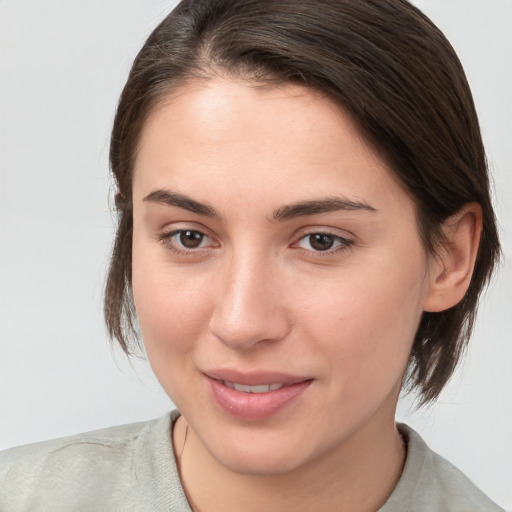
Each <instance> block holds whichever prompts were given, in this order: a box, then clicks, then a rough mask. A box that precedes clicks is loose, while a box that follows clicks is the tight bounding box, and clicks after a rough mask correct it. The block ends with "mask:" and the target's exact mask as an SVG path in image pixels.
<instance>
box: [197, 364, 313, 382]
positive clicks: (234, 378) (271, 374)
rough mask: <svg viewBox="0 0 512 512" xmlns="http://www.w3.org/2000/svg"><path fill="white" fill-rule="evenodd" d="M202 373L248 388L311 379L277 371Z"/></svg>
mask: <svg viewBox="0 0 512 512" xmlns="http://www.w3.org/2000/svg"><path fill="white" fill-rule="evenodd" d="M203 373H204V374H205V375H206V376H208V377H210V378H212V379H215V380H221V381H228V382H236V383H237V384H246V385H248V386H261V385H265V384H285V385H288V386H289V385H291V384H296V383H297V382H303V381H306V380H311V377H299V376H296V375H290V374H288V373H283V372H278V371H254V370H253V371H246V372H241V371H239V370H231V369H227V368H225V369H224V368H219V369H214V370H207V371H203Z"/></svg>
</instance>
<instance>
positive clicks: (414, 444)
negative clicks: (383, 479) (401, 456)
mask: <svg viewBox="0 0 512 512" xmlns="http://www.w3.org/2000/svg"><path fill="white" fill-rule="evenodd" d="M399 430H400V432H401V433H402V434H403V435H404V436H405V438H406V439H407V442H408V453H407V460H406V463H405V467H404V470H403V473H402V476H401V478H400V480H399V482H398V484H397V486H396V488H395V490H394V491H393V494H392V495H391V497H390V498H389V500H388V502H387V503H386V505H384V507H383V508H382V509H381V512H391V511H393V512H398V511H401V510H403V511H409V510H417V511H418V512H437V511H439V510H457V511H458V512H477V511H478V512H504V511H503V509H502V508H500V507H499V506H498V505H496V504H495V503H494V502H493V501H491V500H490V499H489V498H488V497H487V496H486V495H485V494H484V493H483V492H482V491H481V490H480V489H479V488H478V487H477V486H476V485H475V484H474V483H473V482H472V481H471V480H470V479H469V478H468V477H467V476H466V475H465V474H464V473H463V472H462V471H460V470H459V469H457V468H456V467H455V466H454V465H453V464H451V463H450V462H448V461H447V460H446V459H444V458H443V457H441V456H440V455H438V454H437V453H435V452H434V451H432V450H431V449H430V448H429V447H428V446H427V445H426V443H425V442H424V441H423V439H422V438H421V437H420V435H419V434H418V433H417V432H415V431H414V430H413V429H411V428H410V427H408V426H407V425H399Z"/></svg>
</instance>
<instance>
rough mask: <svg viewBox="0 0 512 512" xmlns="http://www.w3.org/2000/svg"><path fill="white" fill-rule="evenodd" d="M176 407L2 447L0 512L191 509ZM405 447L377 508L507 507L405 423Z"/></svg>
mask: <svg viewBox="0 0 512 512" xmlns="http://www.w3.org/2000/svg"><path fill="white" fill-rule="evenodd" d="M178 416H179V413H178V412H177V411H173V412H172V413H170V414H166V415H165V416H163V417H162V418H160V419H157V420H152V421H147V422H142V423H134V424H131V425H123V426H120V427H112V428H107V429H104V430H98V431H96V432H91V433H88V434H79V435H75V436H71V437H67V438H63V439H57V440H55V441H47V442H43V443H36V444H32V445H27V446H21V447H18V448H12V449H10V450H6V451H4V452H2V453H0V511H1V512H29V511H30V512H61V511H62V512H64V511H66V512H79V511H84V512H85V511H87V512H90V511H96V510H97V511H102V512H114V511H119V512H121V511H122V512H132V511H133V512H135V511H137V512H143V511H147V512H164V511H165V512H169V511H172V512H190V510H191V509H190V507H189V504H188V502H187V499H186V497H185V493H184V491H183V487H182V485H181V482H180V478H179V475H178V469H177V467H176V460H175V458H174V452H173V447H172V436H171V429H172V425H173V422H174V421H175V420H176V419H177V418H178ZM399 427H400V430H401V432H402V433H403V434H404V435H405V437H406V438H407V440H408V453H407V460H406V463H405V467H404V471H403V473H402V476H401V477H400V480H399V482H398V484H397V486H396V488H395V490H394V491H393V493H392V495H391V496H390V497H389V499H388V501H387V502H386V504H385V505H384V506H383V507H382V508H381V509H380V511H379V512H400V511H403V512H434V511H436V512H439V511H443V512H444V511H456V512H470V511H480V512H481V511H486V512H487V511H488V512H494V511H502V512H503V510H502V509H501V508H499V507H498V506H497V505H495V504H494V503H493V502H492V501H490V500H489V498H487V497H486V496H485V495H484V494H483V493H482V492H481V491H480V490H479V489H478V488H477V487H476V486H475V485H474V484H473V483H472V482H471V481H470V480H469V479H468V478H467V477H466V476H465V475H464V474H463V473H462V472H461V471H459V470H458V469H457V468H455V467H454V466H453V465H452V464H450V463H449V462H447V461H446V460H445V459H443V458H442V457H440V456H439V455H437V454H436V453H434V452H433V451H431V450H430V449H429V448H428V447H427V445H426V444H425V443H424V442H423V440H422V439H421V437H420V436H419V435H418V434H417V433H416V432H414V431H413V430H412V429H411V428H409V427H407V426H406V425H400V426H399Z"/></svg>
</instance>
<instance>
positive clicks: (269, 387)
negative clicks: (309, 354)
mask: <svg viewBox="0 0 512 512" xmlns="http://www.w3.org/2000/svg"><path fill="white" fill-rule="evenodd" d="M222 382H223V384H224V386H227V387H228V388H231V389H236V391H241V392H242V393H268V392H269V391H277V390H278V389H281V388H282V387H284V384H282V383H276V384H261V385H258V386H249V385H248V384H238V383H237V382H230V381H229V380H225V381H222Z"/></svg>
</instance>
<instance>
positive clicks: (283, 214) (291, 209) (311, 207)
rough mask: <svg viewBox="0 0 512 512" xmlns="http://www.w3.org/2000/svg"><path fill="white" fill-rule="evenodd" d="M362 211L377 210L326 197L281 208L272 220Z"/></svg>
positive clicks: (360, 202)
mask: <svg viewBox="0 0 512 512" xmlns="http://www.w3.org/2000/svg"><path fill="white" fill-rule="evenodd" d="M340 210H342V211H350V212H353V211H363V212H371V213H376V212H378V210H377V209H376V208H374V207H373V206H370V205H369V204H368V203H365V202H364V201H352V200H351V199H346V198H341V197H328V198H326V199H319V200H313V201H303V202H300V203H294V204H290V205H287V206H283V207H281V208H278V209H277V210H275V211H274V215H273V217H274V220H278V221H284V220H290V219H295V218H296V217H303V216H306V215H317V214H320V213H330V212H337V211H340Z"/></svg>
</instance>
